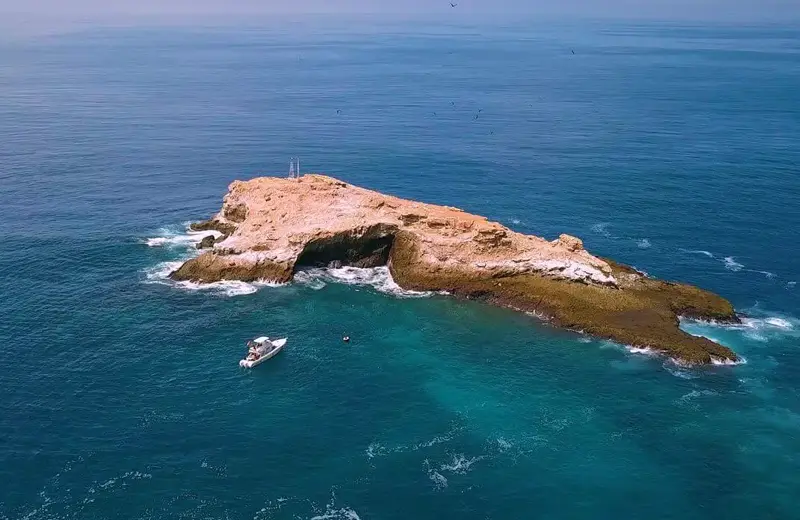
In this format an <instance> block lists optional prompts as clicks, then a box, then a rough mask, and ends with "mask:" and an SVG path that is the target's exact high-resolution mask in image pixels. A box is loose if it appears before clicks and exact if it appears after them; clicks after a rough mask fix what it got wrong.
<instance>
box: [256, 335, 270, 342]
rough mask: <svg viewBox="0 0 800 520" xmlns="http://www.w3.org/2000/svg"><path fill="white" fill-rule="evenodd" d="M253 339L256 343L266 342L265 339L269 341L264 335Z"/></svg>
mask: <svg viewBox="0 0 800 520" xmlns="http://www.w3.org/2000/svg"><path fill="white" fill-rule="evenodd" d="M253 341H254V342H256V343H266V342H267V341H269V338H268V337H266V336H261V337H260V338H256V339H254V340H253Z"/></svg>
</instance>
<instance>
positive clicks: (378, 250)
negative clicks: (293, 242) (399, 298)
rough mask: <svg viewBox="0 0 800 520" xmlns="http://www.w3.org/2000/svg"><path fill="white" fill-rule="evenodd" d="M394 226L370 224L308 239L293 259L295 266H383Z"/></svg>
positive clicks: (390, 245)
mask: <svg viewBox="0 0 800 520" xmlns="http://www.w3.org/2000/svg"><path fill="white" fill-rule="evenodd" d="M395 231H396V230H395V229H394V228H391V227H388V226H373V227H371V228H369V229H367V230H366V231H364V232H358V231H355V232H352V233H340V234H337V235H334V236H332V237H328V238H324V239H318V240H312V241H311V242H309V243H308V244H306V247H305V248H304V249H303V252H302V253H301V254H300V256H299V257H298V258H297V262H296V263H295V266H296V267H334V268H336V267H345V266H351V267H379V266H382V265H386V264H387V262H388V261H389V254H390V253H391V250H392V245H393V244H394V239H395Z"/></svg>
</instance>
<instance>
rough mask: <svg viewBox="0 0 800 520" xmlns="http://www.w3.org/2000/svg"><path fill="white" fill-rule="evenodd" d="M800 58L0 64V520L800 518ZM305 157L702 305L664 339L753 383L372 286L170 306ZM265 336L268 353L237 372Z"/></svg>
mask: <svg viewBox="0 0 800 520" xmlns="http://www.w3.org/2000/svg"><path fill="white" fill-rule="evenodd" d="M799 30H800V29H799V28H798V27H787V26H778V25H773V26H768V27H758V26H746V27H745V26H722V25H719V26H714V27H704V26H698V25H675V24H665V23H660V24H659V23H652V24H630V23H627V24H622V23H591V24H590V23H580V24H579V23H569V24H542V23H538V24H525V25H523V24H519V25H509V26H499V25H494V26H489V25H486V26H456V25H441V24H438V25H437V24H415V25H385V24H381V25H373V26H366V25H358V24H356V25H352V26H343V25H329V26H327V27H322V26H320V25H299V26H294V25H290V26H277V25H276V26H275V27H273V26H272V25H265V26H264V27H263V28H255V27H254V26H252V25H251V26H250V27H248V28H242V29H210V28H202V29H201V28H196V29H187V28H179V29H165V28H156V29H152V30H143V29H130V28H129V29H113V30H103V31H98V30H95V31H90V32H78V33H72V34H68V35H63V36H49V37H37V38H29V39H25V40H17V41H8V40H6V41H4V42H3V43H1V44H0V188H1V189H0V222H2V227H0V370H2V372H1V373H0V518H1V519H3V520H12V519H26V520H44V519H47V520H51V519H81V520H83V519H117V518H119V519H140V518H141V519H145V518H146V519H168V518H169V519H173V518H174V519H179V518H193V519H209V518H213V519H248V520H249V519H255V520H266V519H310V518H316V519H318V520H319V519H345V518H346V519H351V520H354V519H361V520H367V519H381V520H399V519H415V520H427V519H442V518H454V519H455V518H458V519H480V520H484V519H492V520H501V519H532V518H541V519H603V518H609V519H629V518H630V519H634V518H636V519H638V518H641V519H649V520H652V519H679V520H696V519H722V518H724V519H734V520H739V519H742V520H752V519H761V518H770V519H791V518H800V510H798V509H797V492H798V490H800V319H798V317H800V292H798V291H800V289H798V287H797V286H796V281H798V279H800V270H799V268H798V266H800V262H798V258H799V257H800V204H798V200H800V178H799V177H798V176H800V97H799V95H798V88H800V40H798V34H800V32H799ZM571 50H574V51H575V53H574V54H572V52H571ZM337 111H340V112H339V113H337ZM476 116H477V117H476ZM295 155H299V156H300V158H301V166H302V167H303V169H304V170H305V171H310V170H313V171H323V172H326V173H328V174H331V175H334V176H337V177H340V178H342V179H345V180H347V181H348V182H352V183H355V184H360V185H363V186H366V187H370V188H373V189H377V190H381V191H385V192H388V193H392V194H395V195H399V196H403V197H409V198H414V199H418V200H423V201H426V202H434V203H441V204H448V205H454V206H458V207H461V208H464V209H465V210H468V211H472V212H476V213H480V214H483V215H486V216H487V217H489V218H491V219H495V220H498V221H500V222H502V223H504V224H506V225H508V226H509V227H511V228H513V229H515V230H518V231H521V232H526V233H536V234H539V235H542V236H545V237H547V238H554V237H556V236H558V234H559V233H562V232H566V233H571V234H574V235H577V236H581V237H583V238H584V240H585V242H586V245H587V247H588V248H589V249H590V250H592V251H594V252H595V253H597V254H599V255H603V256H609V257H613V258H615V259H617V260H620V261H623V262H626V263H629V264H632V265H634V266H636V267H637V268H639V269H642V270H644V271H647V272H648V273H650V274H651V275H653V276H658V277H661V278H667V279H678V280H683V281H686V282H690V283H693V284H697V285H700V286H702V287H705V288H708V289H710V290H713V291H715V292H718V293H720V294H722V295H724V296H725V297H727V298H729V299H730V300H731V301H732V302H733V303H734V304H735V305H736V307H737V309H738V310H739V311H740V312H742V313H743V314H744V315H745V316H746V317H745V319H744V321H743V323H742V325H739V326H730V327H723V326H717V325H713V324H703V323H689V322H687V323H684V327H685V328H686V330H688V331H690V332H692V333H695V334H702V335H705V336H708V337H711V338H714V339H716V340H718V341H720V342H722V343H724V344H726V345H728V346H730V347H731V348H733V349H734V350H735V351H736V352H737V353H739V354H741V355H742V356H743V357H744V358H745V359H746V363H745V364H742V365H738V366H715V367H707V368H685V367H680V366H677V365H675V364H674V363H672V362H670V361H669V360H668V359H663V358H660V357H658V356H652V355H648V354H643V353H635V352H631V351H630V350H629V349H626V348H625V347H624V346H620V345H615V344H611V343H608V342H603V341H598V340H595V339H592V338H589V337H584V336H581V335H579V334H577V333H573V332H565V331H559V330H556V329H553V328H551V327H549V326H547V325H546V324H543V323H542V322H540V321H538V320H537V319H536V318H535V317H532V316H527V315H524V314H519V313H515V312H513V311H510V310H503V309H495V308H491V307H487V306H484V305H482V304H478V303H472V302H460V301H454V300H452V299H449V298H448V297H446V296H442V295H419V294H408V293H404V292H403V291H401V290H399V288H397V287H396V286H394V285H393V283H392V282H391V279H390V278H388V276H387V274H386V272H385V270H381V269H377V270H371V271H353V270H337V271H327V272H326V271H307V272H303V273H301V274H300V275H299V277H298V280H296V282H295V283H292V284H289V285H286V286H280V287H271V286H265V285H252V284H244V283H228V284H218V285H215V286H212V287H204V288H199V287H197V286H193V285H190V284H189V285H176V284H172V283H170V282H168V281H167V280H166V279H165V274H166V273H168V272H169V269H170V267H171V266H173V265H175V264H174V262H179V261H180V260H181V259H185V258H188V256H189V255H191V254H193V242H194V241H196V240H197V239H198V237H197V236H193V235H189V234H187V233H186V229H185V223H186V222H187V221H190V220H193V219H201V218H205V217H208V216H209V215H211V214H212V213H213V212H214V211H216V210H217V209H218V208H219V206H220V204H221V200H222V197H223V195H224V193H225V191H226V188H227V185H228V184H229V183H230V182H231V181H232V180H234V179H241V178H248V177H252V176H256V175H260V174H278V175H285V173H286V171H287V170H288V160H289V157H290V156H295ZM262 334H267V335H275V336H277V335H287V336H288V337H289V342H288V344H287V346H286V348H285V349H284V351H283V352H281V353H280V354H279V355H278V356H277V357H275V358H274V359H272V360H270V361H269V362H268V363H265V364H263V365H261V366H259V367H257V368H256V369H254V370H243V369H240V368H239V367H238V361H239V359H240V358H241V357H242V356H243V354H244V351H245V346H244V342H245V341H246V340H248V339H250V338H253V337H255V336H258V335H262ZM343 334H347V335H349V336H351V338H352V341H351V342H350V343H349V344H344V343H343V342H342V341H341V338H342V335H343Z"/></svg>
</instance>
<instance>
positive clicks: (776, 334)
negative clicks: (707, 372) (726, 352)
mask: <svg viewBox="0 0 800 520" xmlns="http://www.w3.org/2000/svg"><path fill="white" fill-rule="evenodd" d="M751 312H754V315H752V316H747V317H744V318H742V319H741V323H717V322H713V321H701V320H689V319H682V320H681V328H683V329H684V330H685V331H686V332H688V333H689V334H693V335H695V336H702V337H705V338H708V339H710V340H712V341H716V342H718V343H722V341H720V339H719V337H718V336H720V335H721V334H724V333H726V332H727V333H731V332H734V333H738V334H741V336H742V337H743V338H744V339H749V340H751V341H757V342H762V343H766V342H769V341H770V340H772V339H779V338H786V337H800V320H798V319H797V318H794V317H791V316H786V315H778V314H767V313H764V312H763V311H751ZM756 313H757V314H756ZM721 364H722V363H721Z"/></svg>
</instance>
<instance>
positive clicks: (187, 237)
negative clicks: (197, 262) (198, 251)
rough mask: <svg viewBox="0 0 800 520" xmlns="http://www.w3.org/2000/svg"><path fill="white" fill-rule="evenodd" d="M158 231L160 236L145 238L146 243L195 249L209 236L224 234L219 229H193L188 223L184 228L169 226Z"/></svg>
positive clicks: (215, 236) (153, 245)
mask: <svg viewBox="0 0 800 520" xmlns="http://www.w3.org/2000/svg"><path fill="white" fill-rule="evenodd" d="M158 233H159V234H158V236H155V237H151V238H147V239H145V240H144V243H145V244H147V245H148V247H166V248H178V247H180V248H191V249H194V248H195V247H196V246H197V244H199V243H200V241H201V240H203V239H204V238H205V237H207V236H213V237H214V238H219V237H221V236H222V233H220V232H219V231H192V230H191V229H189V227H188V223H187V224H184V227H183V229H178V228H177V227H175V226H167V227H163V228H161V229H159V230H158Z"/></svg>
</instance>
